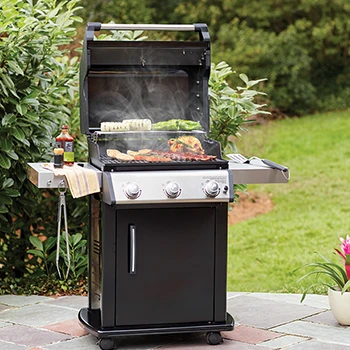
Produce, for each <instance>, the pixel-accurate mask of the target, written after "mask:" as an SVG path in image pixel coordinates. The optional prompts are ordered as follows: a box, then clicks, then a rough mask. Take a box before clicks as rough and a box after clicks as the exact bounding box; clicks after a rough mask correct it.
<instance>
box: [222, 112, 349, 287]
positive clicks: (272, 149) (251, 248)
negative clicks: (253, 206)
mask: <svg viewBox="0 0 350 350" xmlns="http://www.w3.org/2000/svg"><path fill="white" fill-rule="evenodd" d="M237 146H238V149H239V151H240V153H242V154H244V155H247V156H252V155H257V156H260V157H261V158H267V159H271V160H274V161H276V162H279V163H281V164H284V165H287V166H288V167H289V168H290V171H291V179H290V181H289V183H288V184H273V185H252V186H249V187H248V191H249V190H250V189H254V191H258V192H265V193H269V194H270V195H271V196H272V199H273V202H274V209H273V210H272V211H271V212H269V213H268V214H265V215H260V216H258V217H256V218H253V219H250V220H247V221H245V222H241V223H238V224H236V225H232V226H230V228H229V247H228V255H229V257H228V288H227V289H228V290H229V291H264V292H301V291H302V288H303V286H305V284H304V285H300V284H298V283H297V280H298V278H299V277H300V276H301V275H303V274H305V272H306V271H305V270H300V271H297V272H293V271H294V270H295V269H297V268H298V267H300V266H302V265H304V264H306V263H309V262H312V261H315V260H317V256H316V254H315V251H317V252H319V253H320V254H322V255H324V256H325V257H327V258H330V259H334V260H335V261H336V257H335V256H333V255H332V252H333V248H334V247H337V246H338V237H339V236H345V235H346V234H350V189H349V186H350V111H345V112H337V113H327V114H317V115H312V116H308V117H304V118H299V119H296V118H291V119H287V120H282V121H278V122H271V123H269V124H268V125H264V126H254V127H251V128H250V130H249V132H248V133H247V134H245V135H243V137H242V140H240V141H239V142H238V143H237ZM320 291H322V290H315V291H314V292H320Z"/></svg>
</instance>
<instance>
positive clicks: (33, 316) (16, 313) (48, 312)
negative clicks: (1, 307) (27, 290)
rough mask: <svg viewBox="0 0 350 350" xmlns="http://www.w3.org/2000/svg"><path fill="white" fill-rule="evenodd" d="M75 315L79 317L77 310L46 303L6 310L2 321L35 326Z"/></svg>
mask: <svg viewBox="0 0 350 350" xmlns="http://www.w3.org/2000/svg"><path fill="white" fill-rule="evenodd" d="M75 317H77V311H76V310H73V309H68V308H63V307H57V306H53V305H48V304H44V303H41V304H37V305H30V306H24V307H21V308H17V309H11V310H6V311H3V312H1V313H0V320H2V321H8V322H13V323H18V324H22V325H27V326H34V327H35V326H46V325H49V324H52V323H53V322H62V321H65V320H71V319H73V318H75Z"/></svg>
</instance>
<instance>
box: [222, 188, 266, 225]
mask: <svg viewBox="0 0 350 350" xmlns="http://www.w3.org/2000/svg"><path fill="white" fill-rule="evenodd" d="M230 206H231V208H232V210H231V211H229V212H228V223H229V225H233V224H236V223H238V222H240V221H244V220H248V219H251V218H253V217H255V216H257V215H261V214H266V213H268V212H269V211H270V210H271V209H272V208H273V203H272V200H271V198H270V197H269V196H268V195H267V194H265V193H255V192H251V191H250V192H249V194H245V193H240V194H239V201H238V203H233V204H230Z"/></svg>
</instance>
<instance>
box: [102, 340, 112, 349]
mask: <svg viewBox="0 0 350 350" xmlns="http://www.w3.org/2000/svg"><path fill="white" fill-rule="evenodd" d="M99 345H100V349H101V350H113V349H114V339H112V338H102V339H101V340H100V343H99Z"/></svg>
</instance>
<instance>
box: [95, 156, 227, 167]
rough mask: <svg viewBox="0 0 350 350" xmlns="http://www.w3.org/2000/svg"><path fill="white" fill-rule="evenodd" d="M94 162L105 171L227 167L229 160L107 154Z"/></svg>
mask: <svg viewBox="0 0 350 350" xmlns="http://www.w3.org/2000/svg"><path fill="white" fill-rule="evenodd" d="M91 161H92V163H93V164H94V165H96V166H98V167H99V168H103V170H104V171H141V170H175V169H176V170H195V169H198V170H199V169H227V168H228V161H227V160H224V159H211V160H206V161H200V160H193V161H189V160H172V161H171V162H148V161H144V160H131V161H123V162H121V161H119V160H118V159H112V158H110V157H108V156H106V155H101V156H100V158H99V161H98V162H99V164H98V163H96V159H91Z"/></svg>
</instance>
